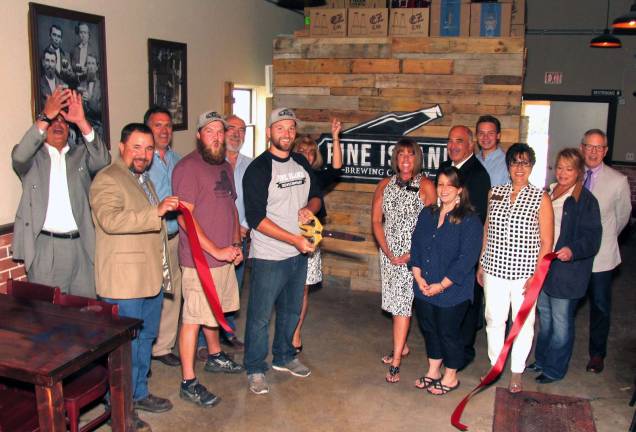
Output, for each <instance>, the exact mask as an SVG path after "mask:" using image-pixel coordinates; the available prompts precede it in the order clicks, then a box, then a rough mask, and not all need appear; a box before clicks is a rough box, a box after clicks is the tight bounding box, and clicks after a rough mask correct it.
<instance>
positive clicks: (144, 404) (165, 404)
mask: <svg viewBox="0 0 636 432" xmlns="http://www.w3.org/2000/svg"><path fill="white" fill-rule="evenodd" d="M133 408H135V409H137V410H141V411H148V412H152V413H162V412H166V411H170V410H171V409H172V402H170V401H169V400H168V399H164V398H160V397H158V396H155V395H152V394H148V396H146V397H145V398H144V399H140V400H136V401H134V402H133Z"/></svg>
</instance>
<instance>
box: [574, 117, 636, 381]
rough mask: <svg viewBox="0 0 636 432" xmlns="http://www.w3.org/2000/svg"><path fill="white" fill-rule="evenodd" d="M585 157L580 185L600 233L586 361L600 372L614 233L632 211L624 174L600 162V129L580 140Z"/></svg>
mask: <svg viewBox="0 0 636 432" xmlns="http://www.w3.org/2000/svg"><path fill="white" fill-rule="evenodd" d="M581 152H583V157H584V158H585V180H584V183H583V185H584V186H585V187H586V188H587V189H588V190H589V191H591V192H592V194H594V196H595V197H596V199H597V200H598V204H599V207H600V210H601V225H602V226H603V236H602V238H601V248H600V249H599V251H598V254H596V257H594V265H593V267H592V277H591V278H590V285H589V291H588V295H589V298H590V346H589V354H590V361H589V362H588V364H587V368H586V369H587V371H588V372H594V373H600V372H602V371H603V368H604V367H605V364H604V359H605V355H606V354H607V337H608V335H609V329H610V312H611V309H612V274H613V272H614V269H615V268H616V267H617V266H618V265H619V264H620V263H621V254H620V251H619V249H618V235H619V234H620V233H621V231H622V230H623V228H625V225H627V222H629V215H630V213H631V212H632V202H631V193H630V191H629V183H628V182H627V177H625V176H624V175H623V174H621V173H619V172H618V171H616V170H614V169H612V168H610V167H608V166H607V165H605V164H604V163H603V158H604V157H605V155H607V136H606V135H605V132H603V131H602V130H600V129H590V130H589V131H587V132H585V134H584V135H583V139H582V140H581Z"/></svg>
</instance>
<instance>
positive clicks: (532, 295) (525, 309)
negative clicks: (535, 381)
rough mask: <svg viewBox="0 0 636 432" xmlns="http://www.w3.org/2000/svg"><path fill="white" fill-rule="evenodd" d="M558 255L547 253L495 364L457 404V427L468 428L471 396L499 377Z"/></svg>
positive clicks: (453, 420) (453, 421)
mask: <svg viewBox="0 0 636 432" xmlns="http://www.w3.org/2000/svg"><path fill="white" fill-rule="evenodd" d="M556 257H557V255H556V253H554V252H551V253H549V254H546V255H545V256H544V257H543V258H542V259H541V261H540V262H539V267H538V268H537V271H536V272H535V276H534V277H533V278H532V281H531V282H530V286H529V287H528V289H526V293H525V295H524V298H523V303H522V304H521V308H520V309H519V312H518V313H517V317H516V319H515V321H514V322H513V323H512V327H511V328H510V333H508V337H507V338H506V342H505V343H504V346H503V348H502V349H501V352H500V353H499V357H497V361H496V362H495V365H494V366H493V367H492V368H491V369H490V370H489V371H488V374H486V376H485V377H484V378H483V379H482V381H481V382H480V383H479V385H478V386H477V387H475V388H474V389H473V391H471V392H470V393H468V395H466V397H465V398H464V399H462V401H461V402H460V403H459V405H457V407H456V408H455V411H453V414H452V415H451V424H452V425H453V426H455V427H456V428H457V429H459V430H462V431H465V430H468V426H466V425H465V424H463V423H461V422H460V419H461V417H462V413H463V412H464V408H466V405H467V404H468V401H469V400H470V398H472V397H473V396H474V395H475V394H477V393H479V392H480V391H481V389H483V388H485V387H486V386H488V385H489V384H491V383H492V382H493V381H494V380H495V379H497V377H498V376H499V375H500V374H501V371H502V370H503V368H504V365H505V363H506V359H507V358H508V353H509V352H510V348H512V343H513V342H514V340H515V339H516V338H517V335H518V334H519V332H520V331H521V327H523V324H524V323H525V322H526V319H527V318H528V315H529V314H530V311H531V310H532V308H533V307H534V304H535V302H536V301H537V297H539V293H540V292H541V288H542V287H543V282H544V281H545V277H546V276H547V274H548V270H549V269H550V263H551V262H552V260H553V259H555V258H556Z"/></svg>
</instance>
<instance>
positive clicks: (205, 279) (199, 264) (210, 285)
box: [178, 203, 234, 333]
mask: <svg viewBox="0 0 636 432" xmlns="http://www.w3.org/2000/svg"><path fill="white" fill-rule="evenodd" d="M178 210H179V211H180V212H181V215H182V216H183V220H184V222H185V226H186V230H187V234H188V243H190V251H191V252H192V258H193V259H194V266H195V267H196V269H197V274H198V275H199V280H200V281H201V286H202V287H203V292H204V293H205V297H206V298H207V299H208V303H209V304H210V309H212V313H213V314H214V318H216V322H218V323H219V325H220V326H221V327H222V328H223V330H225V331H226V332H228V333H233V332H234V330H232V328H231V327H230V325H229V324H228V323H227V321H226V320H225V315H223V308H222V307H221V302H220V301H219V296H218V295H217V293H216V286H214V280H213V279H212V275H211V274H210V268H209V267H208V261H207V260H206V259H205V255H204V254H203V249H201V243H200V242H199V236H198V235H197V229H196V226H195V225H194V218H193V217H192V213H190V210H189V209H188V208H187V207H186V206H184V205H183V204H182V203H179V207H178Z"/></svg>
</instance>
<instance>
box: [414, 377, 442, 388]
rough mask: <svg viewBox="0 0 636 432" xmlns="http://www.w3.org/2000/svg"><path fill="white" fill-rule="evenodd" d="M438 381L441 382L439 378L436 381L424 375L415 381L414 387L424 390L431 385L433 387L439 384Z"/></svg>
mask: <svg viewBox="0 0 636 432" xmlns="http://www.w3.org/2000/svg"><path fill="white" fill-rule="evenodd" d="M439 380H441V378H437V379H436V378H431V377H427V376H426V375H424V376H423V377H419V378H418V379H417V380H415V387H417V388H418V389H422V390H424V389H427V388H429V387H430V386H432V385H435V383H437V382H439Z"/></svg>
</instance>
